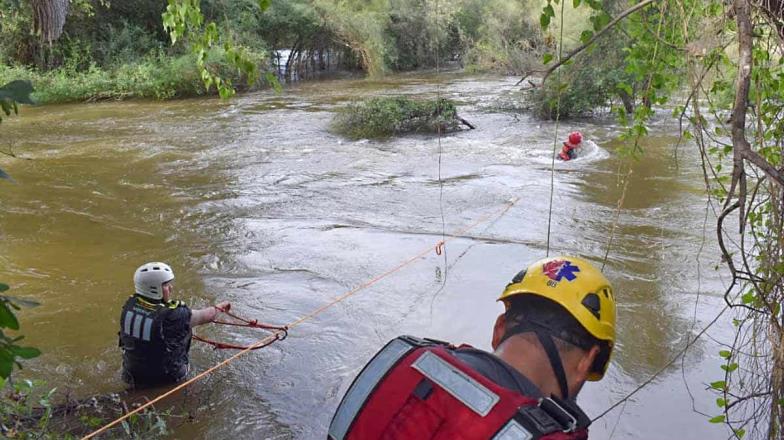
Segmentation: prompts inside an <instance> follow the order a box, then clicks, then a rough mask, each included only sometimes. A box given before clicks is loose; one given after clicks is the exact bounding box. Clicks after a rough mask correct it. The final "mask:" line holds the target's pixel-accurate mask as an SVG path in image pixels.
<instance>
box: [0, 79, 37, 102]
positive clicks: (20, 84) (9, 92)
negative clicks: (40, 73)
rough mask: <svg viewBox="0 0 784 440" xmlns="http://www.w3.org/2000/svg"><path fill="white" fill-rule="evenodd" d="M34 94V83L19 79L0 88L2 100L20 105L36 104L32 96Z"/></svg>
mask: <svg viewBox="0 0 784 440" xmlns="http://www.w3.org/2000/svg"><path fill="white" fill-rule="evenodd" d="M31 93H33V83H31V82H30V81H27V80H21V79H17V80H15V81H11V82H10V83H8V84H6V85H4V86H3V87H0V99H10V100H12V101H16V102H18V103H20V104H35V102H33V100H32V98H30V94H31Z"/></svg>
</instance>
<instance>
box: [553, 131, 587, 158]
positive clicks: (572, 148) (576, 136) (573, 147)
mask: <svg viewBox="0 0 784 440" xmlns="http://www.w3.org/2000/svg"><path fill="white" fill-rule="evenodd" d="M582 141H583V135H582V133H580V132H579V131H573V132H571V133H569V138H568V139H567V140H566V142H564V143H563V148H562V149H561V152H560V153H558V157H559V158H560V159H561V160H564V161H566V160H572V159H574V158H575V157H576V156H577V149H579V148H582V146H581V145H580V144H581V143H582Z"/></svg>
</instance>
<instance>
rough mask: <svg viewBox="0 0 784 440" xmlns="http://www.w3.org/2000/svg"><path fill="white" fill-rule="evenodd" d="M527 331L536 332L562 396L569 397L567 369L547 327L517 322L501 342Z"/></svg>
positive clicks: (563, 397)
mask: <svg viewBox="0 0 784 440" xmlns="http://www.w3.org/2000/svg"><path fill="white" fill-rule="evenodd" d="M527 332H533V333H534V334H536V337H537V338H538V339H539V343H540V344H542V348H543V349H544V352H545V353H547V358H548V359H549V360H550V367H551V368H552V370H553V374H555V379H556V380H557V381H558V387H559V388H560V389H561V398H562V399H568V398H569V385H568V382H567V381H566V371H565V370H564V367H563V362H562V361H561V355H560V353H558V348H557V347H556V346H555V342H554V341H553V337H552V335H550V333H549V332H548V329H547V327H545V326H542V325H540V324H536V323H533V322H528V323H520V324H517V325H515V326H513V327H511V328H510V329H509V330H507V331H506V332H505V334H504V337H503V338H502V339H501V343H503V342H504V341H505V340H507V339H508V338H509V337H511V336H514V335H517V334H520V333H527ZM499 345H500V343H499Z"/></svg>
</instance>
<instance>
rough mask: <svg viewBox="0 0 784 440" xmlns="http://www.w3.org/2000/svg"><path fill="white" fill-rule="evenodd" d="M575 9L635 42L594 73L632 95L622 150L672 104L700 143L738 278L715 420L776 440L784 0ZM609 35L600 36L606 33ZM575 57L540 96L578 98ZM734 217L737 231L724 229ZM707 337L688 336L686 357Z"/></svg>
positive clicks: (780, 360) (780, 372)
mask: <svg viewBox="0 0 784 440" xmlns="http://www.w3.org/2000/svg"><path fill="white" fill-rule="evenodd" d="M574 4H575V5H581V4H582V5H584V6H586V7H587V9H588V10H590V11H592V12H591V18H590V20H591V23H592V24H593V25H594V27H593V31H590V30H589V31H587V32H588V33H587V34H585V35H584V37H585V38H584V40H586V42H588V41H590V40H591V39H592V37H593V35H592V33H593V32H594V31H596V32H601V31H602V30H604V29H605V28H607V29H613V30H614V31H615V32H613V33H615V34H616V35H617V32H618V31H620V32H622V33H623V35H624V36H627V37H628V39H626V40H625V41H623V40H621V43H620V44H619V45H618V46H617V49H616V50H611V51H607V52H605V54H606V55H605V56H607V57H608V58H609V59H612V58H613V57H615V56H618V55H620V58H621V59H622V63H621V64H620V65H615V67H614V68H612V69H608V71H607V72H606V73H603V74H601V76H599V77H600V78H604V77H607V76H608V75H616V78H617V81H618V82H617V83H616V84H615V85H614V86H613V87H614V89H615V90H618V89H621V90H623V91H624V92H625V93H626V94H628V95H630V96H632V97H634V98H635V99H634V100H633V102H632V104H633V105H632V106H628V105H626V103H624V105H618V104H617V103H616V105H613V111H614V112H615V113H616V114H617V116H618V117H619V119H620V121H621V122H623V123H624V124H625V125H626V127H627V129H626V132H625V133H624V134H623V136H622V138H623V139H625V140H627V141H628V144H627V147H626V148H625V149H624V150H623V151H625V152H632V153H636V154H639V153H643V152H642V151H641V149H640V148H639V143H638V142H637V141H638V140H639V139H640V137H642V136H645V135H647V133H648V125H649V124H650V122H651V119H652V116H653V114H654V109H655V107H656V106H661V105H663V104H667V103H672V105H674V111H673V116H674V117H675V118H677V119H679V120H680V121H681V122H683V127H684V129H683V132H682V136H683V139H682V140H686V141H689V140H691V141H692V143H693V145H694V146H695V147H696V148H698V149H699V153H700V154H699V158H700V161H701V167H702V170H703V172H704V178H705V185H706V192H707V194H708V195H709V205H708V207H706V209H709V208H712V209H713V212H715V213H716V215H717V221H716V233H717V236H718V239H719V247H720V251H721V261H722V264H724V265H725V266H726V268H727V269H728V271H729V273H730V274H731V280H730V282H729V283H728V286H727V289H726V291H725V292H724V300H725V303H726V308H727V309H729V310H731V313H729V314H728V315H731V316H732V317H731V322H732V325H733V327H734V330H735V331H734V332H733V334H732V335H731V336H730V337H729V338H727V339H723V340H720V341H718V342H719V343H720V344H722V347H723V348H722V349H721V350H720V351H719V353H718V356H719V357H720V358H721V359H722V360H723V365H721V371H717V377H716V378H715V379H716V380H712V381H710V389H711V390H713V391H714V392H715V393H716V394H717V396H716V400H715V404H716V406H717V407H718V414H716V415H715V416H712V417H709V421H710V422H711V423H720V424H725V425H726V426H727V428H728V431H729V432H728V434H729V437H730V438H735V439H738V440H739V439H742V438H749V437H751V438H759V439H780V438H782V435H783V434H784V314H783V313H782V303H784V263H782V262H783V261H784V197H782V195H783V194H784V172H782V161H783V160H784V153H783V152H784V136H782V133H784V132H783V131H782V128H784V100H782V90H784V89H783V88H782V85H784V57H782V56H781V54H782V53H783V52H784V2H782V1H780V0H771V1H767V2H752V1H749V0H733V1H730V2H727V1H719V0H711V1H703V0H642V1H639V2H626V1H621V2H598V1H596V0H585V1H582V0H575V1H574ZM613 4H616V6H618V7H619V8H618V9H624V12H623V13H622V14H620V16H625V15H624V14H626V13H628V14H629V15H628V18H627V19H626V20H625V21H620V20H612V21H611V17H612V16H613V15H614V14H617V13H618V9H616V10H613V9H612V6H613ZM562 5H563V3H560V2H558V1H556V0H553V1H552V2H550V3H548V5H547V6H546V7H545V8H544V10H543V11H542V16H541V24H542V25H543V26H544V27H547V25H548V24H549V23H550V21H551V20H554V19H557V17H558V15H557V14H556V8H558V9H560V8H561V7H562ZM597 35H599V34H598V33H597ZM610 35H612V33H605V34H604V38H610ZM572 55H574V54H572V53H559V54H558V56H553V54H551V55H549V56H548V58H549V59H550V61H551V62H555V63H557V64H554V65H553V67H552V68H550V71H549V72H547V74H546V77H547V78H549V79H548V80H547V81H552V80H554V84H552V85H551V84H547V83H546V85H545V92H539V93H542V94H543V95H544V94H546V93H548V92H547V90H549V89H551V88H554V89H555V90H556V93H555V94H554V95H556V99H560V100H561V102H562V104H563V103H572V102H573V101H570V99H571V97H570V96H569V95H570V93H581V90H577V91H574V92H570V91H569V90H568V88H569V87H571V86H573V85H574V83H568V84H564V83H563V80H564V78H572V79H573V77H572V75H574V73H575V72H578V73H577V74H578V75H580V73H579V72H583V73H582V75H583V76H589V75H592V74H593V72H591V71H590V70H581V69H582V68H583V67H590V66H581V65H580V64H579V62H575V63H574V64H571V65H570V64H568V62H566V63H563V62H561V60H566V59H568V58H570V57H571V56H572ZM562 56H563V57H562ZM572 59H574V60H579V57H575V58H572ZM559 66H560V68H559ZM553 72H555V73H553ZM551 73H553V74H552V75H550V74H551ZM548 75H549V76H548ZM683 88H686V93H683ZM559 92H560V93H561V94H560V98H558V96H559ZM593 93H595V94H596V96H597V97H598V98H599V99H597V101H596V105H597V106H601V105H606V104H607V103H608V99H607V95H603V94H602V93H601V89H599V90H597V91H594V92H593ZM552 95H553V93H550V95H549V96H550V98H548V99H550V100H551V99H552V98H551V97H552ZM556 109H557V107H556ZM589 109H590V107H589ZM567 110H568V109H564V108H561V112H565V111H567ZM551 113H552V112H551ZM555 113H556V115H558V113H559V112H558V111H556V112H555ZM680 144H681V142H680V141H679V142H678V145H680ZM675 148H676V149H677V145H676V147H675ZM728 163H729V165H730V166H729V167H727V168H729V169H726V168H725V167H724V166H726V165H727V164H728ZM706 218H707V217H706ZM730 218H732V220H731V222H732V226H730V225H725V223H727V222H729V221H730V220H729V219H730ZM722 313H724V310H722ZM719 318H721V315H719V316H717V317H716V320H718V319H719ZM716 320H714V321H712V322H716ZM711 325H712V324H711ZM705 330H707V328H706V329H705ZM702 334H703V333H702V332H699V333H697V332H696V331H695V334H694V335H689V336H688V345H687V346H686V348H685V349H684V351H682V352H681V353H680V354H681V355H682V354H683V353H684V352H685V351H686V350H687V349H688V348H689V347H690V346H691V344H693V343H694V342H695V341H696V340H697V339H698V338H699V337H700V336H701V335H702Z"/></svg>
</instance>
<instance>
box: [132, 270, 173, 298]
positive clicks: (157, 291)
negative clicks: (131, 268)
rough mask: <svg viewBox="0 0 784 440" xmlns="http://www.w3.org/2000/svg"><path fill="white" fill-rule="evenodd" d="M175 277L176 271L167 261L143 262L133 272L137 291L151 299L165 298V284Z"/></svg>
mask: <svg viewBox="0 0 784 440" xmlns="http://www.w3.org/2000/svg"><path fill="white" fill-rule="evenodd" d="M173 279H174V272H172V269H171V267H169V265H168V264H166V263H160V262H154V263H147V264H142V265H141V266H140V267H139V268H138V269H136V273H134V274H133V284H134V285H136V293H137V294H139V295H142V296H146V297H147V298H151V299H162V298H163V284H164V283H167V282H169V281H171V280H173Z"/></svg>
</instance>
